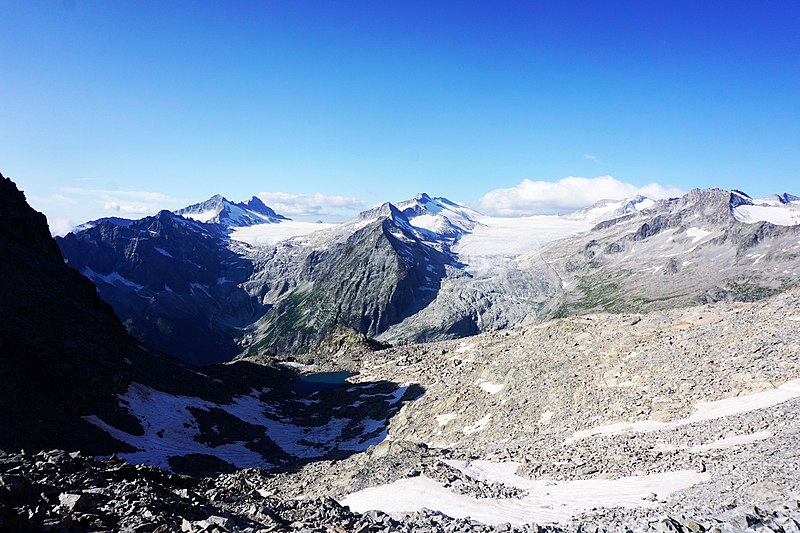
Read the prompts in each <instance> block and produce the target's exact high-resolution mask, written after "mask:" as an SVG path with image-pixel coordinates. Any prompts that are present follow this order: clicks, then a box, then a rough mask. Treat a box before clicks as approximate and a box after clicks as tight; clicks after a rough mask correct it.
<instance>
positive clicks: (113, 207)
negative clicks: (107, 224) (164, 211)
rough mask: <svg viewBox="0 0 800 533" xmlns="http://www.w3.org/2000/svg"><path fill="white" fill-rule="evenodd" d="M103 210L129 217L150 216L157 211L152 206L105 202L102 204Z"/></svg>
mask: <svg viewBox="0 0 800 533" xmlns="http://www.w3.org/2000/svg"><path fill="white" fill-rule="evenodd" d="M103 209H105V210H106V211H114V212H117V213H126V214H131V215H152V214H154V213H156V211H157V209H156V208H154V207H153V206H147V205H142V204H128V203H119V202H105V203H104V204H103Z"/></svg>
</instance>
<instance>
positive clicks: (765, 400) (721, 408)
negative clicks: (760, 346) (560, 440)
mask: <svg viewBox="0 0 800 533" xmlns="http://www.w3.org/2000/svg"><path fill="white" fill-rule="evenodd" d="M797 397H800V379H794V380H792V381H787V382H786V383H784V384H783V385H781V386H780V387H778V388H776V389H771V390H766V391H763V392H757V393H755V394H747V395H743V396H736V397H734V398H725V399H723V400H714V401H710V402H698V403H696V404H695V405H694V408H695V411H694V412H693V413H692V414H691V415H690V416H688V417H687V418H682V419H680V420H675V421H672V422H658V421H656V420H638V421H635V422H617V423H615V424H608V425H604V426H596V427H593V428H589V429H584V430H581V431H576V432H575V433H573V434H572V437H570V438H568V439H566V440H565V441H564V444H565V445H568V444H572V443H573V442H576V441H579V440H581V439H586V438H589V437H594V436H596V435H619V434H621V433H630V432H650V431H658V430H661V429H668V428H676V427H680V426H686V425H688V424H693V423H695V422H704V421H706V420H715V419H717V418H723V417H726V416H732V415H738V414H741V413H748V412H750V411H756V410H758V409H766V408H768V407H773V406H775V405H779V404H781V403H783V402H786V401H789V400H791V399H793V398H797Z"/></svg>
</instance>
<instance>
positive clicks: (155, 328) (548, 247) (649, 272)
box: [57, 189, 800, 363]
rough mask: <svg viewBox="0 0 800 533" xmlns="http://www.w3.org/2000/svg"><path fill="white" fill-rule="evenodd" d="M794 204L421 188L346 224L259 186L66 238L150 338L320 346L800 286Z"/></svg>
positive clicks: (202, 355)
mask: <svg viewBox="0 0 800 533" xmlns="http://www.w3.org/2000/svg"><path fill="white" fill-rule="evenodd" d="M798 221H800V201H798V200H797V197H795V196H792V195H790V194H786V193H784V194H782V195H773V196H772V197H768V198H764V199H753V198H750V197H749V196H747V195H746V194H744V193H742V192H740V191H724V190H720V189H707V190H699V189H696V190H693V191H690V192H689V193H688V194H686V195H684V196H682V197H680V198H674V199H670V200H660V201H657V202H656V201H653V200H651V199H648V198H644V197H641V196H639V197H636V198H631V199H628V200H622V201H602V202H599V203H598V204H596V205H595V206H592V207H590V208H587V209H583V210H580V211H576V212H574V213H569V214H566V215H540V216H529V217H517V218H499V217H491V216H487V215H484V214H482V213H480V212H478V211H476V210H474V209H471V208H469V207H467V206H465V205H462V204H459V203H457V202H453V201H450V200H448V199H446V198H442V197H431V196H429V195H428V194H424V193H423V194H420V195H418V196H417V197H415V198H413V199H411V200H408V201H404V202H399V203H397V204H392V203H388V202H387V203H384V204H382V205H380V206H377V207H374V208H372V209H369V210H367V211H364V212H363V213H361V214H359V215H358V216H357V217H356V218H354V219H352V220H350V221H347V222H344V223H342V224H336V225H333V224H310V223H302V222H296V221H293V220H291V219H289V218H287V217H285V216H282V215H280V214H278V213H276V212H275V211H274V210H272V209H271V208H269V207H267V206H266V205H264V204H263V202H261V200H259V199H258V198H257V197H253V198H251V199H250V200H248V201H246V202H238V203H234V202H231V201H229V200H227V199H226V198H224V197H222V196H220V195H216V196H213V197H212V198H210V199H209V200H207V201H205V202H202V203H198V204H194V205H191V206H189V207H186V208H184V209H180V210H177V211H175V212H169V211H161V212H160V213H158V214H157V215H155V216H152V217H146V218H143V219H140V220H135V221H130V220H121V219H101V220H99V221H94V222H92V223H88V224H86V225H83V226H81V227H79V228H76V230H75V231H74V232H72V233H70V234H68V235H66V236H65V237H62V238H57V243H58V245H59V248H60V249H61V252H62V253H63V255H64V257H65V259H66V261H67V264H69V265H70V266H72V267H73V268H75V269H76V270H78V271H80V272H81V273H83V274H84V275H85V276H86V277H88V278H89V279H91V280H92V281H93V282H94V283H96V284H97V287H98V290H99V292H100V295H101V296H102V297H103V299H104V300H106V301H107V302H109V303H111V305H112V306H113V307H114V309H115V311H116V313H117V315H118V316H119V317H120V319H121V320H122V322H123V323H124V324H125V326H126V328H127V329H128V331H129V332H130V333H131V334H132V335H133V336H134V337H136V338H137V339H139V340H140V341H142V342H144V343H146V344H148V345H151V346H153V347H155V348H157V349H159V350H162V351H164V352H166V353H169V354H171V355H173V356H175V357H178V358H180V359H182V360H184V361H187V362H192V363H216V362H222V361H227V360H230V359H232V358H234V357H236V356H239V355H244V354H259V353H260V354H271V355H279V354H280V355H282V356H296V355H299V354H304V353H309V352H313V350H314V349H315V348H316V346H317V345H318V344H319V343H320V342H321V341H322V340H323V339H324V338H325V336H326V335H327V334H328V333H329V332H330V331H332V330H333V329H334V328H336V327H340V326H342V327H349V328H352V329H355V330H357V331H359V332H361V333H363V334H366V335H367V336H369V337H374V338H376V339H378V340H379V341H381V342H387V343H392V344H404V343H409V342H430V341H435V340H445V339H453V338H459V337H464V336H469V335H474V334H476V333H479V332H482V331H494V330H502V329H506V328H510V327H514V326H518V325H523V324H529V323H537V322H542V321H545V320H548V319H551V318H554V317H561V316H568V315H572V314H580V313H588V312H596V311H601V310H606V311H612V312H640V311H646V310H653V309H666V308H670V307H677V306H684V305H691V304H697V303H705V302H713V301H718V300H745V301H747V300H753V299H757V298H763V297H765V296H768V295H771V294H775V293H776V292H779V291H782V290H785V289H787V288H789V287H791V286H794V285H796V284H797V274H796V271H797V266H796V265H797V262H798V252H797V249H796V247H795V246H796V240H797V236H798V231H800V230H798V227H799V226H798V225H797V222H798Z"/></svg>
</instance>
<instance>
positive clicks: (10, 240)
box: [0, 176, 135, 450]
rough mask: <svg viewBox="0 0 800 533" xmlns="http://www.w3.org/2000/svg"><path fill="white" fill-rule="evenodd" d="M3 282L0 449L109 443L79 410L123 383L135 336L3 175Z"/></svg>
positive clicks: (0, 229) (0, 260) (0, 276)
mask: <svg viewBox="0 0 800 533" xmlns="http://www.w3.org/2000/svg"><path fill="white" fill-rule="evenodd" d="M0 285H1V286H2V290H0V293H2V295H3V296H2V298H0V405H3V406H4V409H2V410H0V418H1V419H2V422H0V425H1V426H2V428H3V430H2V431H0V448H2V449H14V448H18V447H21V446H29V447H38V446H41V445H44V444H50V445H52V444H55V443H59V442H60V443H62V444H63V443H65V442H73V441H74V442H82V443H86V445H87V446H88V447H89V449H91V450H98V449H103V448H104V447H106V446H108V445H109V443H110V442H111V439H110V438H109V437H108V436H107V435H105V434H104V433H103V432H100V431H98V430H97V429H96V428H94V427H92V426H90V425H88V424H82V423H81V421H80V419H79V418H77V417H78V415H80V414H83V413H86V412H87V410H89V409H90V408H91V406H93V405H94V404H96V403H98V402H100V401H102V400H104V399H105V400H107V399H109V398H111V397H112V395H113V394H114V393H116V392H120V391H122V390H124V389H125V388H126V387H127V383H128V381H129V371H128V366H127V365H126V364H125V357H126V355H127V354H128V353H130V352H131V351H132V350H133V349H134V348H135V341H134V340H133V339H131V338H130V337H129V336H128V334H127V333H126V332H125V328H123V327H122V325H121V324H120V323H119V321H118V320H117V319H116V317H115V315H114V311H113V310H112V308H111V306H110V305H108V304H107V303H105V302H104V301H102V300H101V299H100V297H99V296H98V295H97V292H96V291H95V288H94V286H93V285H92V283H91V282H90V281H89V280H87V279H86V278H85V277H83V276H81V275H80V274H79V273H78V272H77V271H75V270H73V269H72V268H70V267H68V266H67V265H65V264H64V261H63V259H62V257H61V253H60V252H59V250H58V247H57V246H56V243H55V241H53V239H52V237H51V236H50V232H49V230H48V226H47V220H46V219H45V217H44V215H42V214H41V213H38V212H36V211H34V210H33V209H32V208H31V207H30V206H28V204H27V203H26V201H25V196H24V194H23V193H22V192H20V191H19V190H18V189H17V187H16V185H14V183H13V182H12V181H11V180H9V179H7V178H4V177H2V176H0ZM9 406H13V407H14V409H7V408H5V407H9ZM92 442H94V444H91V443H92Z"/></svg>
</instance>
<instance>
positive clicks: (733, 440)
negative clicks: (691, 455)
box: [689, 431, 772, 453]
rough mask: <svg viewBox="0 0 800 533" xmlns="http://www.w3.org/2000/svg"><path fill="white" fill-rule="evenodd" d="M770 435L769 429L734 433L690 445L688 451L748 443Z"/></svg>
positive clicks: (720, 448)
mask: <svg viewBox="0 0 800 533" xmlns="http://www.w3.org/2000/svg"><path fill="white" fill-rule="evenodd" d="M771 436H772V432H771V431H758V432H756V433H750V434H749V435H734V436H733V437H725V438H724V439H719V440H715V441H713V442H709V443H707V444H697V445H695V446H690V447H689V451H690V452H695V453H698V452H707V451H710V450H724V449H726V448H733V447H734V446H739V445H741V444H750V443H752V442H758V441H761V440H766V439H768V438H770V437H771Z"/></svg>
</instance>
